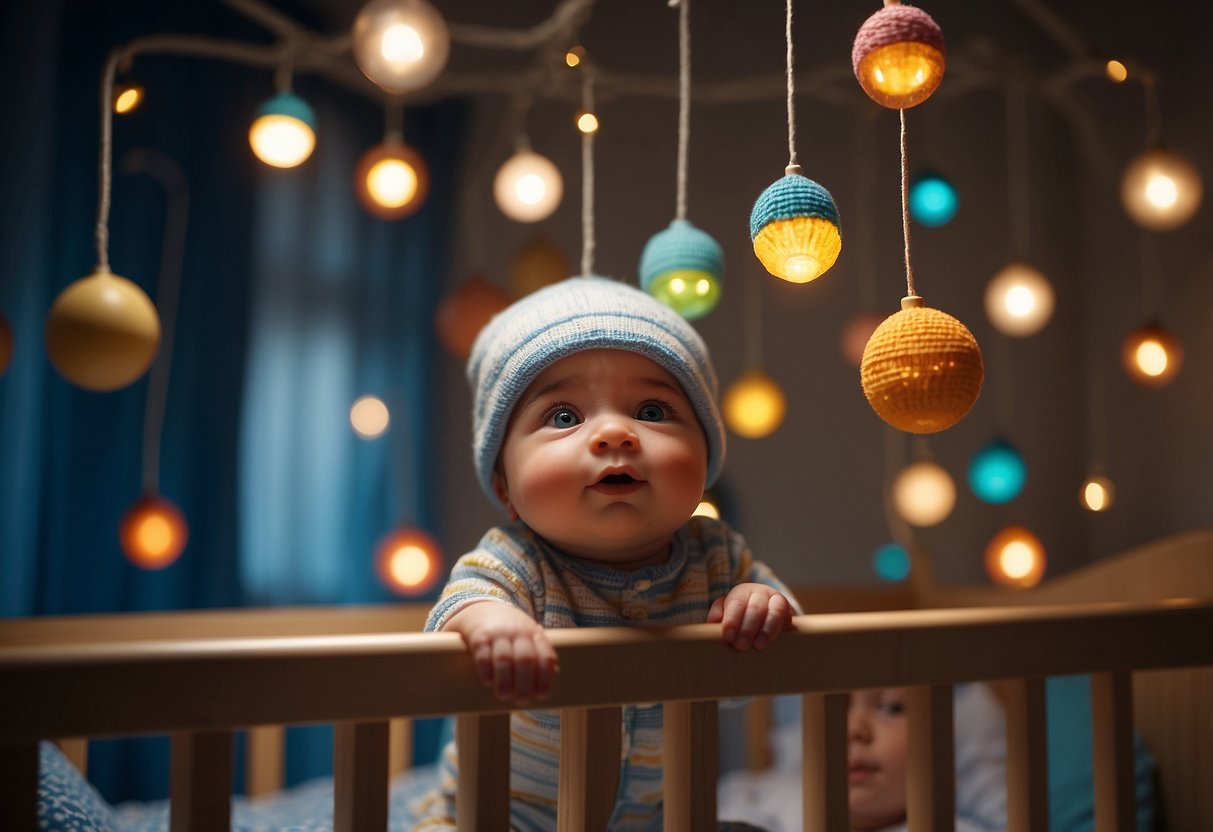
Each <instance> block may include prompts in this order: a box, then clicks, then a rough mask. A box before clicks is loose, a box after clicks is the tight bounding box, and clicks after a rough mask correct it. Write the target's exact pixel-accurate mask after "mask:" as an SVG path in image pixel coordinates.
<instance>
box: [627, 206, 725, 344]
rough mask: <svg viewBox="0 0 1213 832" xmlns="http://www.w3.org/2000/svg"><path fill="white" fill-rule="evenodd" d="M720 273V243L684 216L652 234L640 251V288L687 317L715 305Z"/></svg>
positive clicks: (692, 316)
mask: <svg viewBox="0 0 1213 832" xmlns="http://www.w3.org/2000/svg"><path fill="white" fill-rule="evenodd" d="M723 277H724V251H723V249H721V248H720V243H718V242H716V241H715V240H713V239H712V236H711V235H710V234H708V233H707V232H706V231H701V230H700V229H698V228H696V227H695V226H694V225H692V224H691V223H690V222H689V221H687V220H674V221H673V222H671V223H670V227H669V228H667V229H666V230H664V231H659V232H657V233H656V234H654V235H653V236H652V237H650V238H649V241H648V242H647V243H645V246H644V251H642V252H641V254H640V288H642V289H644V290H645V291H646V292H648V293H649V294H650V295H652V296H653V297H655V298H657V299H658V300H659V301H661V302H662V303H664V304H665V305H666V306H668V307H670V308H671V309H673V310H674V311H675V312H677V313H678V314H679V315H681V316H682V317H684V318H686V319H687V320H688V321H693V320H695V319H696V318H702V317H703V316H704V315H706V314H708V313H709V312H711V311H712V310H713V309H715V308H716V304H718V303H719V302H720V293H721V282H722V279H723Z"/></svg>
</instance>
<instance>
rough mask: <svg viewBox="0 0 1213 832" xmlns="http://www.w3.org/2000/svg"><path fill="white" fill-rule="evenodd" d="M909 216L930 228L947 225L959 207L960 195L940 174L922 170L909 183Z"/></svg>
mask: <svg viewBox="0 0 1213 832" xmlns="http://www.w3.org/2000/svg"><path fill="white" fill-rule="evenodd" d="M909 201H910V216H911V217H913V218H914V220H915V222H918V223H921V224H922V225H925V226H928V227H930V228H938V227H939V226H941V225H947V224H948V223H949V222H951V221H952V218H953V217H955V216H956V212H957V211H958V210H959V209H960V195H959V194H957V193H956V188H955V187H954V186H953V185H952V183H951V182H949V181H948V180H947V179H945V178H944V177H943V176H942V175H940V174H938V173H935V172H934V171H923V172H922V173H920V174H919V175H918V176H917V177H915V179H914V181H913V182H912V183H910V196H909Z"/></svg>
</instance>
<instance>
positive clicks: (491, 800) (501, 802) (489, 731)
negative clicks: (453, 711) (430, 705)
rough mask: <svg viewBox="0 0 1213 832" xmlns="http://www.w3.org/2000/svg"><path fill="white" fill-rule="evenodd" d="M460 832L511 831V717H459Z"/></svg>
mask: <svg viewBox="0 0 1213 832" xmlns="http://www.w3.org/2000/svg"><path fill="white" fill-rule="evenodd" d="M455 742H456V743H457V746H458V750H459V787H458V791H457V792H456V794H455V816H456V818H457V824H458V825H457V827H456V828H457V829H458V830H459V832H507V830H508V829H509V828H510V715H509V714H470V715H466V716H459V717H456V718H455Z"/></svg>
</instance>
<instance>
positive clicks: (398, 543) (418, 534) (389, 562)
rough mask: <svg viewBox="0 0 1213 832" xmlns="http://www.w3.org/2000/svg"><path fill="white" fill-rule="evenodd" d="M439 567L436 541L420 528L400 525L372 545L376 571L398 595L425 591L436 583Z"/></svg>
mask: <svg viewBox="0 0 1213 832" xmlns="http://www.w3.org/2000/svg"><path fill="white" fill-rule="evenodd" d="M442 571H443V570H442V550H441V548H440V547H439V545H438V541H436V540H435V539H434V538H433V537H431V536H430V535H429V534H427V533H426V532H424V531H422V530H421V529H418V528H415V527H412V526H402V527H400V528H398V529H396V530H394V531H392V532H391V533H389V534H387V535H386V536H384V538H383V539H382V540H380V541H379V544H378V545H377V546H376V547H375V572H376V574H377V575H378V576H379V580H380V581H381V582H382V583H383V585H384V586H386V587H387V588H388V589H390V590H391V591H392V592H395V593H396V594H397V595H404V596H407V597H417V596H420V595H424V594H425V593H427V592H429V591H430V590H431V589H433V587H434V585H435V584H437V583H438V580H439V578H441V577H442Z"/></svg>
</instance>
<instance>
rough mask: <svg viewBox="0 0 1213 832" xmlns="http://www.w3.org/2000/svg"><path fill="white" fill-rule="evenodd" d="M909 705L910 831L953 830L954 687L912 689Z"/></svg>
mask: <svg viewBox="0 0 1213 832" xmlns="http://www.w3.org/2000/svg"><path fill="white" fill-rule="evenodd" d="M906 702H907V704H908V706H909V708H908V710H909V713H908V715H907V716H908V718H909V725H908V726H907V727H908V729H909V748H908V754H907V757H908V761H909V771H908V772H907V781H906V820H908V821H909V823H908V824H907V828H908V829H909V832H923V830H928V829H951V828H952V827H953V826H954V824H955V823H956V819H955V811H956V810H955V808H954V806H955V802H956V793H955V774H954V772H955V763H954V757H955V754H954V751H953V748H952V742H953V739H952V735H953V731H952V686H951V685H929V686H927V685H924V686H918V687H912V688H910V689H909V691H908V693H907V696H906Z"/></svg>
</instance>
